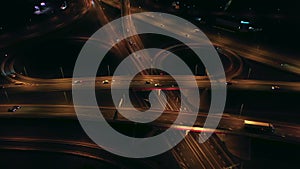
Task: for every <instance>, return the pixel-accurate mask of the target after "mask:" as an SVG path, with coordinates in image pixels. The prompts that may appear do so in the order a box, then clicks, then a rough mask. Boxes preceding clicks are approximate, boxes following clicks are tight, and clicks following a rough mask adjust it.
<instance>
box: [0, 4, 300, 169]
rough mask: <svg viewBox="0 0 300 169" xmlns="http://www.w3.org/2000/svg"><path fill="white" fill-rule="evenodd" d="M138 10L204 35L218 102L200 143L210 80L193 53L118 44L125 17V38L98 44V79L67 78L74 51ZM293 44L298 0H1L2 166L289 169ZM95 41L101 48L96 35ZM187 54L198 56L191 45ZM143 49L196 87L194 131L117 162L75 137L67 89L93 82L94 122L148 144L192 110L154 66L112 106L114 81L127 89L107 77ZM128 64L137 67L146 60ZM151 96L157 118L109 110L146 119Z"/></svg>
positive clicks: (292, 158) (295, 153)
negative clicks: (174, 65) (217, 66)
mask: <svg viewBox="0 0 300 169" xmlns="http://www.w3.org/2000/svg"><path fill="white" fill-rule="evenodd" d="M141 12H162V13H168V14H173V15H176V16H179V17H181V18H184V19H186V20H187V21H189V22H191V23H193V24H194V25H195V26H197V27H198V28H195V29H193V30H189V32H186V31H185V29H184V28H185V25H176V24H173V25H172V23H170V21H168V20H164V19H161V18H153V17H154V16H147V17H145V18H141V19H142V20H143V21H144V22H147V23H149V24H153V25H155V24H156V25H158V27H160V29H166V30H168V31H170V32H172V31H173V32H179V33H180V34H182V36H184V37H185V38H192V37H193V35H194V34H195V33H197V32H200V31H202V32H204V33H205V35H206V36H207V37H208V38H209V40H210V41H211V43H212V45H214V47H215V49H216V51H217V52H218V54H219V57H220V60H221V61H222V64H223V67H224V71H225V74H226V81H224V83H225V84H226V86H227V96H226V105H225V110H224V112H223V115H222V119H221V121H220V123H219V126H218V127H217V129H216V130H215V131H212V136H211V137H210V138H209V139H208V140H207V141H206V142H204V143H199V140H201V139H202V138H201V136H200V135H199V133H201V132H207V130H205V129H203V128H201V127H203V125H204V122H205V119H206V117H207V113H208V110H209V108H210V104H211V85H210V82H209V78H208V73H207V70H206V68H205V66H204V64H203V63H202V62H201V60H200V59H199V58H198V57H197V56H196V55H195V53H194V52H193V51H192V50H191V49H190V48H188V47H187V46H186V45H185V44H183V43H182V42H180V41H178V40H176V39H174V38H171V37H166V36H162V35H156V34H140V35H135V36H131V37H130V38H127V39H119V38H118V35H120V34H122V33H125V34H126V32H127V33H128V32H134V31H135V27H134V23H132V22H131V20H126V21H125V22H126V23H125V24H124V25H126V26H127V27H126V28H124V32H116V31H113V28H112V31H111V32H110V33H109V34H108V35H107V36H108V37H111V40H112V41H114V42H117V45H115V46H113V47H111V49H110V51H109V52H108V53H107V54H106V55H105V57H104V59H103V61H102V62H101V63H100V65H99V68H98V72H97V78H96V80H94V81H91V80H89V79H83V80H75V81H74V80H72V75H73V70H74V65H75V63H76V60H77V57H78V55H79V53H80V51H81V49H82V47H83V45H84V44H85V42H86V41H87V40H89V38H90V37H91V36H92V35H93V34H94V33H95V32H96V31H97V30H98V29H99V28H101V27H102V26H104V25H106V24H107V23H109V22H110V21H113V20H115V19H118V18H120V17H122V16H127V15H130V14H133V13H141ZM149 18H150V19H149ZM169 24H171V25H172V27H170V26H169ZM299 35H300V12H299V3H298V2H297V1H292V0H285V1H283V0H13V1H11V0H7V1H3V2H1V5H0V61H1V62H0V63H1V66H0V70H1V77H0V96H1V97H0V157H1V158H0V168H1V169H2V168H3V169H4V168H10V169H12V168H28V169H32V168H49V169H50V168H51V169H52V168H62V169H66V168H72V169H73V168H74V169H98V168H105V169H109V168H113V169H114V168H120V169H121V168H122V169H124V168H128V169H131V168H133V169H135V168H139V169H140V168H149V169H150V168H155V169H156V168H172V169H173V168H174V169H199V168H214V169H219V168H220V169H221V168H222V169H225V168H226V169H230V168H235V169H238V168H244V169H254V168H255V169H260V168H262V169H264V168H291V169H292V168H295V169H296V168H299V160H300V154H299V151H300V121H299V117H300V115H299V113H300V109H299V107H298V106H299V105H298V104H299V100H300V57H299V56H300V52H299V51H300V50H299V46H298V45H299V37H300V36H299ZM95 42H97V43H98V45H106V44H107V42H103V41H101V38H100V39H96V40H95ZM194 46H195V47H196V48H197V47H198V48H199V47H200V46H201V43H200V42H199V44H194ZM147 48H160V49H165V50H168V51H170V52H172V53H174V54H176V55H177V56H178V57H179V58H180V59H181V60H183V61H184V62H185V63H186V65H188V67H189V68H190V70H191V71H192V72H193V77H191V76H185V75H184V74H178V77H179V79H180V80H181V81H184V82H185V83H187V84H189V83H190V78H195V79H196V81H197V85H198V88H199V93H200V102H199V105H198V103H197V106H199V107H200V108H199V112H198V116H197V119H196V122H195V124H194V127H192V128H189V129H187V128H186V126H185V124H174V125H176V126H177V128H178V130H182V131H185V133H186V136H185V138H184V139H183V140H182V141H181V142H180V143H179V144H177V145H176V146H175V147H173V148H172V149H170V150H169V151H167V152H165V153H163V154H160V155H157V156H153V157H149V158H126V157H121V156H118V155H115V154H112V153H110V152H108V151H106V150H105V149H103V147H101V146H98V145H97V144H95V143H94V142H93V141H92V140H91V139H90V138H89V136H88V135H87V134H86V133H85V132H84V130H83V129H82V127H81V125H80V123H79V121H78V119H77V117H76V113H75V110H74V105H73V99H72V88H74V87H75V88H76V87H79V88H83V89H84V87H85V86H90V85H91V84H93V85H95V95H96V98H97V101H98V105H99V109H100V110H101V112H102V114H103V116H104V117H105V119H106V121H107V122H108V123H109V124H110V126H111V127H113V128H114V129H115V130H116V131H118V132H120V133H122V134H124V135H127V136H130V137H136V138H146V137H152V136H155V135H158V134H160V133H163V132H164V131H165V130H166V128H169V127H172V124H173V123H174V121H175V120H176V118H177V116H178V113H179V111H182V110H183V111H185V114H186V115H187V116H188V115H189V112H188V110H189V107H188V106H195V105H188V106H187V105H185V106H182V105H181V102H180V101H178V100H181V99H182V100H189V95H188V94H186V95H180V89H179V88H178V84H177V83H176V81H175V80H174V78H173V77H172V76H170V75H169V74H168V72H164V71H163V70H158V69H154V68H153V69H147V70H144V71H142V72H140V73H139V74H137V75H136V76H135V78H134V79H133V80H132V81H131V82H130V99H129V100H125V99H121V100H120V102H119V105H115V104H114V103H113V101H112V96H111V90H110V87H111V84H112V83H115V84H117V86H119V87H120V88H122V87H123V86H124V84H123V82H124V83H125V82H126V81H127V80H128V79H126V77H118V78H117V79H116V80H115V81H114V80H112V76H113V73H114V71H115V70H116V68H117V67H118V65H119V64H120V63H121V62H122V60H124V58H126V57H127V56H129V55H130V54H131V53H134V52H135V51H138V50H141V49H147ZM155 57H156V59H157V60H156V61H157V62H158V63H159V64H162V65H164V64H166V63H167V62H168V55H165V54H164V53H158V54H157V55H156V56H155ZM135 63H136V65H135V66H140V67H143V65H144V64H145V61H140V62H135ZM87 67H88V65H87ZM151 91H154V92H156V91H159V92H163V93H164V94H165V96H166V100H167V102H168V103H167V105H166V107H165V111H164V112H163V114H162V115H161V116H159V118H157V119H156V120H155V121H153V122H151V123H145V124H144V123H136V122H131V121H130V120H128V119H127V118H125V117H123V116H122V115H121V114H120V113H118V110H124V111H130V109H128V108H127V107H128V106H127V105H128V104H131V105H133V106H134V108H135V109H137V110H139V111H146V110H148V109H149V108H150V107H151V103H150V101H149V93H150V92H151ZM119 95H120V96H122V95H123V93H119ZM158 101H160V100H159V98H158ZM197 106H196V107H197ZM87 111H88V110H87ZM99 134H101V131H99ZM103 137H105V136H104V135H103ZM168 139H171V138H166V141H168ZM158 144H159V143H158ZM109 148H112V149H113V148H114V147H108V149H109Z"/></svg>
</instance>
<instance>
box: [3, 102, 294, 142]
mask: <svg viewBox="0 0 300 169" xmlns="http://www.w3.org/2000/svg"><path fill="white" fill-rule="evenodd" d="M83 108H84V111H83V112H81V114H82V117H84V118H85V120H91V121H94V120H95V117H94V116H93V115H92V114H90V112H94V111H95V109H98V107H89V106H84V107H83ZM120 111H123V112H126V111H128V112H131V109H126V108H123V109H120ZM101 113H102V115H103V116H104V118H105V119H106V120H107V121H109V122H113V123H117V124H118V123H128V122H129V123H130V121H128V119H127V118H125V117H123V116H122V115H121V114H120V113H118V115H117V116H115V113H116V110H115V108H114V107H103V108H101ZM150 113H159V114H160V113H161V111H160V110H157V111H152V112H150ZM182 115H183V117H184V118H183V119H184V120H182V121H180V122H179V123H176V124H174V121H175V120H176V119H177V117H178V112H172V111H165V112H164V113H163V114H162V115H161V116H160V117H159V118H158V119H156V120H155V121H153V122H151V123H149V125H152V126H157V127H162V128H168V127H174V128H176V129H178V130H189V131H192V132H202V131H204V132H214V130H209V129H208V130H207V129H203V128H201V126H203V125H204V123H205V120H206V118H207V113H205V112H202V113H199V114H198V115H197V118H196V122H195V124H194V125H195V126H200V127H195V128H190V127H185V126H186V124H189V123H190V121H189V120H188V119H191V118H192V117H193V116H194V115H193V114H190V113H189V112H183V114H182ZM0 116H1V117H2V118H4V119H5V118H11V119H14V118H26V119H27V118H29V119H30V118H37V119H44V118H50V119H57V118H58V119H75V121H76V114H75V111H74V109H73V108H72V107H71V106H70V105H67V106H63V105H61V106H53V105H44V106H38V105H29V106H24V107H23V109H22V108H21V109H20V110H18V111H17V112H16V113H8V112H7V111H5V112H1V113H0ZM131 116H135V118H137V117H139V118H140V119H144V118H145V117H141V116H139V115H137V114H133V115H131ZM116 117H117V118H116ZM211 117H212V118H216V119H219V118H221V121H220V123H219V126H218V130H216V131H215V132H218V133H228V134H237V135H248V136H251V137H263V138H266V139H268V138H272V139H281V140H284V139H286V140H297V138H298V137H299V125H298V124H288V123H278V122H273V124H274V126H275V134H274V135H269V134H267V135H259V134H255V133H248V132H245V130H244V119H248V120H249V118H247V117H241V116H234V115H229V114H223V115H221V114H215V115H214V116H211ZM185 120H188V121H185ZM250 120H256V121H259V120H260V119H255V118H250ZM173 124H174V125H173ZM172 125H173V126H172Z"/></svg>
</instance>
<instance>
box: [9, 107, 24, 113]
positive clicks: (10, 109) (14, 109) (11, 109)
mask: <svg viewBox="0 0 300 169" xmlns="http://www.w3.org/2000/svg"><path fill="white" fill-rule="evenodd" d="M20 108H21V106H13V107H11V108H9V109H8V110H7V111H8V112H15V111H17V110H18V109H20Z"/></svg>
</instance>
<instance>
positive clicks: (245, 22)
mask: <svg viewBox="0 0 300 169" xmlns="http://www.w3.org/2000/svg"><path fill="white" fill-rule="evenodd" d="M241 24H250V22H247V21H241Z"/></svg>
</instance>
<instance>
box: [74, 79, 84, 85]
mask: <svg viewBox="0 0 300 169" xmlns="http://www.w3.org/2000/svg"><path fill="white" fill-rule="evenodd" d="M82 82H83V81H82V80H75V81H74V82H73V83H72V84H73V85H76V84H80V83H82Z"/></svg>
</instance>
